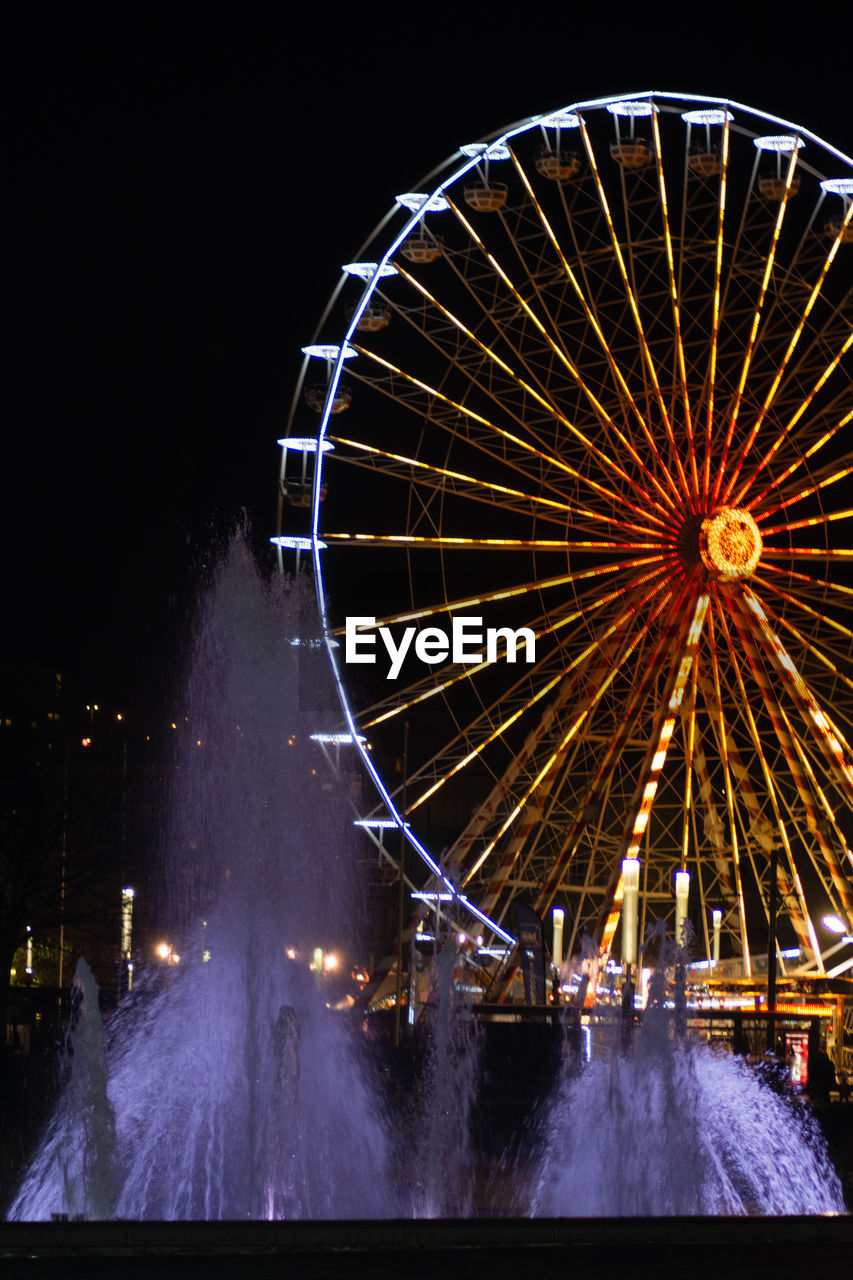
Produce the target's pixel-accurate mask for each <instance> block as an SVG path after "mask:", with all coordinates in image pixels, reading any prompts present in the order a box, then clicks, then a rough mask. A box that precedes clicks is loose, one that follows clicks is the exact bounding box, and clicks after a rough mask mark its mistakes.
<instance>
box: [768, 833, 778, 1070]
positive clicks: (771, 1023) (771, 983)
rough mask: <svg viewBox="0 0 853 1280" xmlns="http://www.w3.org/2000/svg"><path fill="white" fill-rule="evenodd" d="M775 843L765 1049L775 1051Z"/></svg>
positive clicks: (776, 860) (776, 909)
mask: <svg viewBox="0 0 853 1280" xmlns="http://www.w3.org/2000/svg"><path fill="white" fill-rule="evenodd" d="M778 861H779V855H778V853H777V850H776V841H775V840H774V841H773V844H772V845H771V848H770V900H769V902H768V904H767V926H768V927H767V1048H768V1049H769V1050H770V1052H771V1053H773V1052H774V1051H775V1049H776V912H777V911H778V909H779V896H778V886H777V884H776V874H777V867H778Z"/></svg>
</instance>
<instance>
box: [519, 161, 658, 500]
mask: <svg viewBox="0 0 853 1280" xmlns="http://www.w3.org/2000/svg"><path fill="white" fill-rule="evenodd" d="M510 154H511V156H512V160H513V163H514V164H515V167H516V171H517V172H518V175H519V177H520V179H521V181H522V184H523V185H524V188H525V191H526V192H527V196H528V199H529V200H530V202H531V204H532V205H533V207H534V208H535V210H536V214H537V216H538V218H539V221H540V223H541V225H542V229H543V230H544V232H545V234H546V236H547V238H548V240H549V241H550V243H551V245H552V247H553V249H554V251H555V253H556V254H557V257H558V259H559V262H560V267H561V270H562V271H563V273H564V275H565V277H566V279H567V280H568V281H569V283H570V285H571V286H572V288H573V290H574V292H575V294H576V296H577V299H578V302H579V303H580V305H581V308H582V310H583V313H584V315H585V317H586V319H587V322H588V323H589V325H590V327H591V328H592V330H593V332H594V334H595V336H596V339H597V340H598V342H599V345H600V346H601V349H602V351H603V352H604V356H605V359H606V360H607V365H608V368H609V370H610V373H611V376H612V377H613V379H614V382H615V383H616V387H617V393H618V394H619V396H620V397H623V398H624V399H626V400H627V402H628V404H629V406H630V408H631V411H632V413H633V414H634V416H635V418H636V419H637V422H638V424H639V427H640V430H641V432H642V434H643V437H644V439H645V441H646V443H647V444H648V445H649V446H650V448H651V449H652V452H653V456H655V457H656V458H657V459H658V461H659V463H660V465H661V468H662V469H663V470H664V471H666V468H665V467H664V465H663V459H662V458H661V457H660V453H659V451H658V448H657V443H656V441H655V439H654V436H653V435H652V433H651V431H650V430H649V425H648V422H647V421H646V418H645V416H644V415H643V413H642V411H641V410H640V408H639V406H638V404H637V402H636V399H635V397H634V394H633V392H632V391H631V388H630V385H629V383H628V382H627V380H626V378H625V376H624V374H623V373H622V371H621V369H620V368H619V365H618V363H617V361H616V358H615V356H614V355H613V352H612V350H611V348H610V345H609V343H608V342H607V339H606V337H605V335H604V331H603V330H602V328H601V325H600V323H599V321H598V317H597V316H596V314H595V311H594V310H593V308H592V307H591V305H590V303H589V301H588V300H587V297H586V295H585V294H584V291H583V289H582V288H581V285H580V283H579V281H578V279H577V276H576V275H575V272H574V271H573V270H572V268H571V266H570V265H569V263H568V261H567V259H566V256H565V254H564V253H563V250H562V248H561V246H560V243H559V240H558V239H557V236H556V235H555V233H554V229H553V227H552V226H551V223H550V221H549V220H548V218H547V216H546V214H545V211H544V210H543V208H542V206H541V204H540V203H539V201H538V200H537V199H536V195H535V193H534V190H533V187H532V185H531V183H530V180H529V178H528V176H527V174H526V172H525V170H524V167H523V165H522V164H521V161H520V160H519V158H518V156H517V155H516V154H515V152H514V151H513V150H512V148H510ZM625 447H626V448H627V449H628V451H629V452H630V454H631V457H632V458H633V459H634V461H635V462H636V463H637V464H638V465H639V466H640V468H641V469H642V471H643V473H644V474H645V473H646V472H647V468H646V466H645V464H644V463H643V461H642V458H641V457H640V456H639V454H638V453H637V450H636V447H635V446H634V443H633V441H632V440H631V439H630V437H625ZM670 484H671V482H670ZM665 500H666V501H667V502H668V503H671V499H670V497H669V495H668V494H667V495H666V499H665Z"/></svg>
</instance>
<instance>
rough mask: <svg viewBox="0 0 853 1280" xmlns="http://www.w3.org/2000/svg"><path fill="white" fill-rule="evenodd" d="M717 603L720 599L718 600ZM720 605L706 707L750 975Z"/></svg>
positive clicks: (712, 629) (711, 630)
mask: <svg viewBox="0 0 853 1280" xmlns="http://www.w3.org/2000/svg"><path fill="white" fill-rule="evenodd" d="M715 603H717V602H716V601H715ZM716 612H717V609H715V610H713V611H712V613H711V618H710V624H709V641H710V644H709V648H710V654H711V676H712V680H713V686H712V687H711V688H710V689H709V697H710V701H707V700H706V704H705V709H706V712H707V715H708V719H709V721H710V723H711V728H712V731H713V733H714V734H715V736H716V740H717V748H718V750H719V752H720V763H721V765H722V770H723V780H724V789H725V797H726V811H727V816H728V826H729V839H730V842H731V863H732V871H733V873H734V886H735V894H736V898H737V906H738V920H739V924H740V939H741V948H742V952H743V963H744V970H745V973H746V975H747V977H748V976H749V975H750V974H751V973H752V958H751V955H750V948H749V935H748V933H747V924H746V903H745V901H744V896H743V878H742V875H741V865H740V849H739V846H738V838H737V827H736V825H735V813H734V791H733V788H732V782H731V772H730V768H729V754H728V742H729V738H728V733H727V729H726V718H725V711H724V709H723V695H722V687H721V680H720V667H719V658H718V653H717V642H716V634H715V627H714V614H715V613H716Z"/></svg>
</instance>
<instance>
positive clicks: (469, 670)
mask: <svg viewBox="0 0 853 1280" xmlns="http://www.w3.org/2000/svg"><path fill="white" fill-rule="evenodd" d="M664 574H665V575H666V576H665V577H664V580H663V582H662V583H661V584H659V585H660V586H665V585H666V583H667V582H668V581H669V579H670V576H671V574H670V572H669V571H668V570H667V569H666V567H665V566H664V567H658V568H657V569H655V570H654V571H653V572H651V573H647V574H644V575H641V576H640V577H638V578H636V579H635V580H634V581H633V583H632V584H631V585H632V586H633V587H634V588H640V587H645V586H647V584H648V583H651V582H653V581H654V580H655V579H656V578H659V577H661V576H662V575H664ZM629 589H630V588H629ZM657 590H658V587H657V586H655V587H652V588H649V590H648V591H647V592H646V595H645V596H644V600H650V599H651V598H652V595H653V594H654V593H655V592H656V591H657ZM624 595H625V587H624V586H620V587H619V588H618V589H617V590H615V591H611V592H609V593H608V594H606V595H604V596H602V597H600V598H598V599H596V600H589V601H585V603H584V605H583V607H582V608H580V609H578V610H576V611H575V612H573V613H569V614H565V613H564V612H563V611H562V609H560V616H559V618H558V620H557V621H556V622H553V623H551V624H550V625H549V626H542V627H540V629H539V630H536V631H535V633H534V634H535V639H536V642H537V643H538V641H539V640H540V639H543V638H544V637H545V636H548V635H552V634H554V633H556V632H557V631H559V630H561V629H562V628H564V627H567V626H571V625H572V623H574V622H577V621H578V620H579V619H580V618H582V617H583V618H589V617H591V616H592V614H593V613H595V612H596V611H597V610H598V609H600V608H603V607H604V606H606V605H608V604H612V603H613V601H615V600H618V599H620V598H622V597H624ZM557 608H559V606H557ZM552 612H553V611H552ZM545 616H546V617H547V616H548V615H547V614H546V615H545ZM399 620H400V621H405V618H401V619H399ZM391 621H395V620H394V619H391ZM376 625H379V624H378V623H377V624H376ZM535 625H536V626H539V623H538V622H537V623H536V624H535ZM372 629H373V628H372V627H370V626H368V625H367V624H362V625H361V626H360V627H359V630H360V631H362V630H363V631H367V630H372ZM336 634H341V633H340V632H337V633H336ZM494 665H495V661H493V660H489V659H487V660H486V661H484V662H480V663H477V664H475V665H474V666H471V667H468V666H465V667H462V669H461V670H458V671H456V673H455V674H454V675H451V676H449V677H448V678H447V679H445V680H442V681H441V682H440V683H438V684H435V683H429V684H428V683H427V680H426V679H425V680H423V681H421V682H420V683H419V684H418V685H416V686H415V687H414V689H411V688H410V689H409V690H407V692H406V695H405V697H406V701H404V702H399V701H395V703H394V705H393V706H392V707H391V708H390V709H389V710H385V711H383V712H382V713H381V714H379V715H376V711H377V709H378V707H381V706H383V705H384V704H381V703H380V704H375V703H374V704H373V705H372V706H370V707H368V708H366V709H365V710H364V711H363V712H362V713H361V716H360V717H356V718H357V719H358V720H359V723H360V725H361V727H362V728H364V729H372V728H374V727H375V726H376V725H378V724H382V723H384V722H385V721H387V720H391V719H393V718H394V717H395V716H398V715H400V714H401V713H402V712H404V711H408V710H409V709H410V708H411V707H413V706H416V705H419V704H420V703H423V702H425V701H426V700H427V699H428V698H432V697H435V696H436V695H437V694H441V693H444V692H445V691H446V690H447V689H449V688H450V687H451V686H452V685H455V684H458V683H459V682H460V681H462V680H471V679H472V678H473V677H474V676H476V675H479V674H480V672H481V671H486V670H488V668H489V667H492V666H494ZM424 686H425V687H424ZM368 715H370V716H373V717H374V718H373V719H370V720H368V719H366V717H367V716H368Z"/></svg>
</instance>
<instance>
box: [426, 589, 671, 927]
mask: <svg viewBox="0 0 853 1280" xmlns="http://www.w3.org/2000/svg"><path fill="white" fill-rule="evenodd" d="M662 586H663V584H661V585H660V586H658V587H656V588H654V589H653V590H652V591H650V592H646V593H644V594H643V595H642V596H640V597H639V598H638V599H637V600H636V601H635V602H634V603H633V604H632V605H631V606H630V608H628V609H626V610H624V611H623V613H622V614H621V615H620V616H619V617H618V618H616V619H615V621H613V622H611V623H610V624H609V626H607V627H606V628H605V629H604V631H603V632H601V634H600V635H598V636H596V638H595V639H594V640H593V641H591V642H590V643H589V644H588V645H587V646H586V648H585V649H582V650H581V652H580V653H579V654H577V655H576V656H575V657H574V658H573V659H572V661H571V662H570V663H569V664H568V666H565V667H564V668H563V670H562V671H559V672H558V673H557V674H556V675H555V676H554V677H552V678H551V679H550V680H548V681H547V683H546V684H544V685H543V686H542V687H541V688H540V689H539V690H537V692H536V693H535V694H534V695H533V696H532V697H531V698H529V699H528V700H527V702H525V703H524V705H523V706H521V707H519V708H518V709H517V710H515V711H514V712H513V713H512V715H510V716H508V717H507V718H506V719H505V720H504V721H503V723H501V724H499V725H498V726H497V728H496V729H494V730H493V731H492V733H491V734H489V736H488V737H487V738H485V739H484V740H483V741H482V742H481V743H480V744H479V745H478V746H477V747H475V748H474V749H473V750H471V751H469V753H468V754H467V755H466V756H465V757H464V758H463V759H462V760H460V761H458V762H457V763H456V764H455V765H454V766H453V768H452V769H451V770H450V771H449V772H448V773H446V774H444V775H443V776H442V777H440V778H438V779H437V780H436V782H434V783H433V785H432V786H431V787H429V788H428V790H427V791H425V792H424V793H423V794H422V795H420V796H419V797H418V798H417V800H416V801H415V802H414V804H412V805H411V806H410V808H409V810H408V812H409V813H412V812H413V811H414V810H415V809H417V808H418V807H419V806H420V805H421V804H423V803H424V801H425V800H428V799H429V798H430V797H431V796H433V795H435V793H436V792H437V791H438V790H439V789H440V788H441V787H443V786H444V784H445V783H446V782H448V781H449V780H450V778H452V777H454V776H455V775H456V774H457V773H459V772H460V771H461V770H462V769H464V768H467V766H468V765H470V764H472V763H473V762H474V761H475V760H476V759H477V757H478V756H479V755H480V753H481V752H482V751H483V750H484V749H485V748H486V747H487V746H489V745H491V743H493V742H495V741H496V740H497V739H498V738H500V737H503V736H504V735H505V734H506V732H507V731H508V730H509V729H510V728H511V727H512V725H514V724H515V723H516V721H517V720H519V719H520V718H521V716H522V715H524V714H525V712H527V711H529V710H530V709H531V708H532V707H535V706H536V705H537V704H538V703H539V702H541V700H542V699H543V698H545V697H547V696H548V694H549V693H550V692H551V691H552V690H553V689H554V688H555V687H556V686H557V685H558V684H559V683H560V682H561V681H565V680H566V679H567V677H569V676H574V674H575V672H576V671H577V670H578V668H580V667H583V666H585V665H586V663H587V661H588V660H589V659H590V658H591V657H592V656H593V655H594V654H595V653H597V652H600V651H602V650H603V648H604V646H605V645H607V643H608V641H610V640H611V639H612V638H613V637H614V636H615V635H616V633H617V632H618V631H620V630H622V628H623V627H625V626H626V625H627V624H628V623H629V622H630V621H631V619H632V618H634V617H636V615H637V613H638V612H639V610H640V609H641V608H643V607H645V606H646V605H647V604H648V602H649V600H650V598H651V597H652V596H653V595H654V594H656V593H657V592H659V591H660V590H661V589H662ZM563 622H564V620H563V619H561V620H560V623H558V624H556V625H557V626H559V625H562V624H563ZM553 629H556V626H555V628H553ZM570 688H574V682H573V683H572V684H571V685H570ZM567 694H568V690H567V691H566V693H564V694H563V696H562V697H561V702H565V700H566V696H567ZM485 910H486V911H488V910H489V908H488V907H486V908H485Z"/></svg>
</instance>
